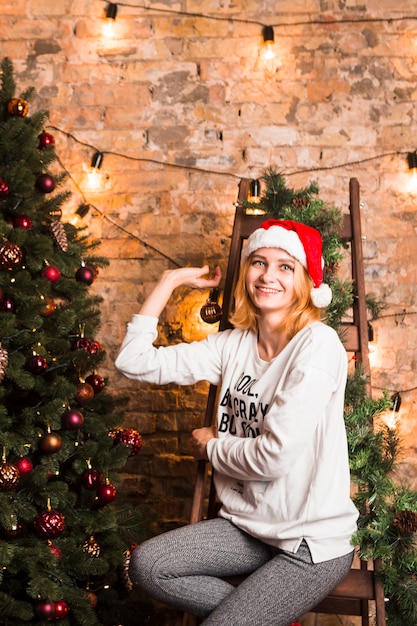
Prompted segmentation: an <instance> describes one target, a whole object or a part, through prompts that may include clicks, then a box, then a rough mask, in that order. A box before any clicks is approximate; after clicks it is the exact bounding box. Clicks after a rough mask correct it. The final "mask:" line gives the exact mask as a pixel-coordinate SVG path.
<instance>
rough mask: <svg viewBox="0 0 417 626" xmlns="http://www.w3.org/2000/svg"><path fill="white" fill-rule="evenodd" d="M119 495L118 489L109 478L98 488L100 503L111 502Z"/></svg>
mask: <svg viewBox="0 0 417 626" xmlns="http://www.w3.org/2000/svg"><path fill="white" fill-rule="evenodd" d="M116 495H117V490H116V487H115V486H114V485H112V484H111V483H110V482H109V481H108V480H106V482H105V483H104V485H100V487H98V489H97V500H98V503H99V504H100V505H104V504H110V502H113V500H114V499H115V497H116Z"/></svg>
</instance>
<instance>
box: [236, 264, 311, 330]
mask: <svg viewBox="0 0 417 626" xmlns="http://www.w3.org/2000/svg"><path fill="white" fill-rule="evenodd" d="M252 256H253V255H252V254H251V255H250V256H249V257H248V258H247V259H246V260H245V261H244V263H243V265H242V267H241V270H240V274H239V278H238V280H237V283H236V288H235V292H234V307H233V312H232V314H231V315H230V318H229V321H230V323H231V324H233V326H234V327H235V328H243V329H247V330H253V331H254V332H257V330H258V317H259V311H258V309H257V308H256V307H255V306H254V304H253V302H252V300H251V299H250V297H249V294H248V292H247V289H246V277H247V274H248V270H249V267H250V265H251V263H252ZM312 287H313V281H312V280H311V278H310V276H309V275H308V273H307V270H306V269H305V268H304V267H303V265H301V263H300V262H299V261H297V259H294V292H295V300H294V304H293V306H292V308H291V310H290V312H289V314H288V316H287V318H286V319H285V321H284V322H283V324H282V325H281V326H280V327H279V328H277V331H278V330H284V331H285V332H286V335H287V337H288V338H289V339H292V338H293V337H294V336H295V335H296V334H297V333H298V332H299V331H300V330H301V329H302V328H304V327H305V326H307V324H310V323H311V322H316V321H319V320H320V319H321V317H322V314H321V310H320V309H319V308H317V307H316V306H315V305H314V304H313V301H312V299H311V294H310V291H311V288H312Z"/></svg>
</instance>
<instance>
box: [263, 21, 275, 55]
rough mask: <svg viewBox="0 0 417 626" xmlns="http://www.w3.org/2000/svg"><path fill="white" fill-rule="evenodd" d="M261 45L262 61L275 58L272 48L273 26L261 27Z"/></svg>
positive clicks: (273, 39) (273, 40) (273, 38)
mask: <svg viewBox="0 0 417 626" xmlns="http://www.w3.org/2000/svg"><path fill="white" fill-rule="evenodd" d="M262 37H263V45H262V58H263V60H264V61H273V60H274V59H275V50H274V42H275V37H274V28H273V26H264V27H263V29H262Z"/></svg>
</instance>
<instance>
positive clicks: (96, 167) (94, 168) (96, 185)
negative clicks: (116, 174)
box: [79, 152, 104, 215]
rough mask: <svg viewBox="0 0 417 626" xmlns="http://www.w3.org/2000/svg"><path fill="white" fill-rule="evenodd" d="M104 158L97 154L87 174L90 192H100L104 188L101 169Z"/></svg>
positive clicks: (101, 154)
mask: <svg viewBox="0 0 417 626" xmlns="http://www.w3.org/2000/svg"><path fill="white" fill-rule="evenodd" d="M103 157H104V155H103V153H102V152H96V153H95V154H94V155H93V158H92V160H91V168H90V171H89V172H88V173H87V187H88V189H89V190H90V191H98V190H99V189H100V188H101V187H102V183H103V175H102V173H101V172H100V169H101V166H102V164H103ZM79 215H80V214H79Z"/></svg>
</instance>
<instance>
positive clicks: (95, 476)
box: [81, 467, 103, 491]
mask: <svg viewBox="0 0 417 626" xmlns="http://www.w3.org/2000/svg"><path fill="white" fill-rule="evenodd" d="M102 482H103V475H102V474H101V472H99V471H98V470H97V469H94V468H93V467H89V468H88V469H86V470H85V471H84V472H83V473H82V475H81V484H82V486H83V487H84V489H88V490H89V491H92V490H94V489H97V488H98V487H100V485H101V483H102Z"/></svg>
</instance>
